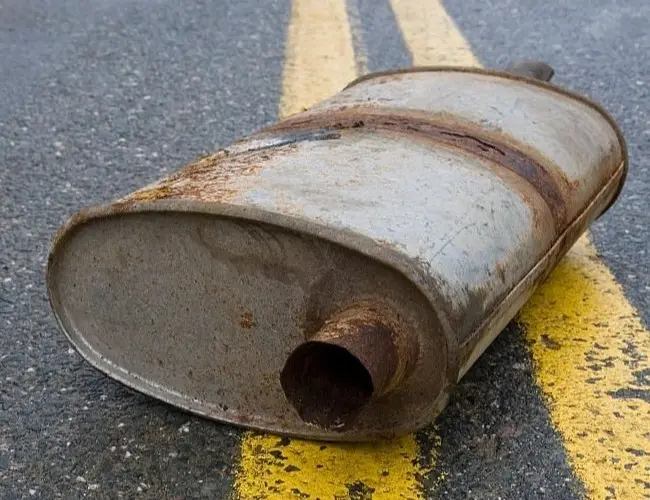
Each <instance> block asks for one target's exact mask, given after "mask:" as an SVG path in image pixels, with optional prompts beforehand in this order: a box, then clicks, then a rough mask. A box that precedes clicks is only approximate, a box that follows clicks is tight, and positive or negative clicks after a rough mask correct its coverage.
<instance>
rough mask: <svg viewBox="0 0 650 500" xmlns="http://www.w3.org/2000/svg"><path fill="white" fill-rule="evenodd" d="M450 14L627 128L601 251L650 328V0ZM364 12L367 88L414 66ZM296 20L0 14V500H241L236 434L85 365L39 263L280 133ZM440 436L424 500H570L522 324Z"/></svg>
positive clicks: (268, 4) (98, 4) (480, 51)
mask: <svg viewBox="0 0 650 500" xmlns="http://www.w3.org/2000/svg"><path fill="white" fill-rule="evenodd" d="M445 5H446V7H447V10H448V12H449V13H450V14H451V16H452V17H453V18H454V20H455V21H456V23H457V24H458V26H459V27H460V29H461V31H462V32H463V34H464V35H465V37H466V38H467V39H468V40H469V42H470V43H471V45H472V49H473V51H474V53H475V54H476V55H477V56H478V57H479V59H480V60H481V62H482V63H483V64H484V65H487V66H492V65H495V66H499V65H503V64H505V63H506V62H508V61H509V60H511V59H513V58H517V57H535V58H541V59H545V60H547V61H549V62H551V63H552V64H553V66H554V67H555V69H556V71H557V77H556V81H558V82H560V83H562V84H566V85H568V86H570V87H571V88H573V89H576V90H580V91H584V92H586V93H588V94H589V95H591V96H592V97H594V98H595V99H596V100H598V101H600V102H602V103H603V104H604V105H605V107H606V108H607V109H608V110H609V111H611V112H612V114H613V115H614V116H615V117H616V118H617V119H618V120H619V122H620V124H621V125H622V128H623V130H624V132H625V134H626V138H627V140H628V145H629V151H630V156H631V172H630V177H629V180H628V182H627V184H626V188H625V190H624V193H623V195H622V198H621V200H620V202H619V203H618V204H617V205H616V206H615V208H613V209H612V210H611V211H610V212H609V213H608V214H607V215H606V216H605V217H603V218H602V219H601V220H600V221H598V222H597V223H596V224H595V225H594V227H593V235H594V240H595V242H596V244H597V247H598V250H599V251H600V252H601V254H602V256H603V258H604V260H605V262H606V264H608V265H609V266H610V268H611V269H612V271H613V272H614V274H615V276H616V278H617V280H618V281H619V282H620V283H621V284H622V285H623V287H624V290H625V293H626V295H627V297H628V299H629V300H630V301H631V303H632V304H633V305H634V306H635V307H636V308H637V309H638V310H639V312H640V313H641V316H642V319H643V321H644V322H645V325H648V324H649V323H650V278H649V276H650V256H649V253H650V250H649V248H650V244H649V241H650V230H649V229H648V227H649V226H650V217H649V215H648V212H649V205H648V201H647V200H648V199H649V196H650V118H648V114H647V111H648V102H649V91H650V90H649V89H650V58H649V57H648V54H650V32H649V31H648V26H649V25H650V4H648V3H647V2H646V1H645V0H627V1H626V2H616V1H614V0H576V1H574V2H562V1H559V0H551V1H549V2H534V1H532V0H525V1H519V0H517V1H515V0H506V1H498V2H497V1H493V0H489V1H486V0H482V1H479V0H463V1H461V0H448V1H446V2H445ZM352 8H353V9H354V15H353V16H352V17H353V18H354V21H355V23H356V29H357V30H358V32H359V33H360V34H361V38H362V39H363V45H362V47H363V50H365V52H366V53H365V63H364V64H365V65H366V68H367V69H368V70H371V71H373V70H379V69H387V68H392V67H398V66H407V65H409V64H410V63H411V56H410V54H409V52H408V50H407V47H406V45H405V42H404V40H403V38H402V37H401V36H400V35H399V29H398V27H397V23H396V22H395V19H394V17H393V14H392V11H391V9H390V7H389V4H388V1H387V0H374V1H372V2H371V1H370V0H355V1H354V2H353V5H352ZM290 14H291V4H290V0H267V1H265V2H257V1H253V0H241V1H237V2H226V1H223V0H219V1H209V0H190V1H186V2H178V1H172V0H108V1H107V0H101V1H100V0H87V1H80V0H44V1H43V0H40V1H36V0H0V498H2V499H7V500H9V499H13V498H57V497H60V498H66V499H68V498H69V499H73V498H84V497H86V496H87V497H89V498H132V497H138V498H161V499H162V498H226V497H227V496H228V495H230V494H231V493H232V492H233V488H234V479H235V469H236V467H237V463H238V460H239V454H240V442H241V439H242V431H241V430H239V429H236V428H233V427H230V426H225V425H218V424H215V423H213V422H207V421H205V420H202V419H200V418H196V417H192V416H188V415H187V414H185V413H183V412H181V411H177V410H175V409H173V408H171V407H169V406H167V405H164V404H160V403H157V402H155V401H152V400H151V399H150V398H147V397H145V396H142V395H139V394H135V393H133V392H132V391H130V390H127V389H125V388H124V387H122V386H121V385H119V384H117V383H115V382H113V381H111V380H108V379H107V378H105V377H104V376H103V375H101V374H99V373H98V372H96V371H94V370H93V369H91V368H90V367H89V366H88V365H87V364H86V363H85V362H83V361H82V360H81V358H80V356H79V355H77V354H76V353H75V352H74V351H73V350H72V349H70V346H69V344H68V343H67V341H66V340H65V338H64V337H63V335H62V334H61V332H60V331H59V330H58V328H57V326H56V324H55V321H54V318H53V316H52V314H51V310H50V307H49V304H48V301H47V296H46V293H45V290H44V265H45V262H46V258H47V252H48V249H49V244H50V242H51V238H52V236H53V234H54V232H55V231H56V230H57V229H58V227H59V226H60V225H61V224H62V223H63V221H64V220H65V219H66V218H67V217H68V216H70V215H71V214H72V213H73V212H75V211H76V210H78V209H80V208H82V207H85V206H87V205H91V204H96V203H105V202H108V201H110V200H112V199H114V198H116V197H118V196H121V195H124V194H126V193H128V192H130V191H132V190H134V189H135V188H137V187H141V186H143V185H144V184H146V183H148V182H150V181H152V180H154V179H157V178H159V177H161V176H162V175H163V174H165V173H168V172H171V171H173V170H176V169H178V168H180V167H182V166H184V165H185V164H186V163H187V162H188V161H190V160H192V159H194V158H195V157H197V156H199V155H202V154H206V153H209V152H212V151H213V150H215V149H216V148H218V147H220V146H225V145H227V144H228V143H230V142H232V141H233V140H235V139H236V138H237V137H239V136H241V135H243V134H246V133H248V132H251V131H253V130H255V129H257V128H260V127H261V126H262V125H265V124H268V123H271V122H273V121H274V120H275V119H276V118H277V106H278V101H279V99H280V94H281V91H282V88H281V87H282V85H281V79H282V68H283V61H284V57H285V37H286V30H287V26H288V23H289V21H290ZM639 425H646V426H647V425H648V421H647V420H646V422H645V424H643V422H640V423H639ZM438 431H439V434H440V438H441V441H442V447H441V448H440V451H439V457H438V460H437V462H436V468H437V470H444V471H446V479H445V481H444V482H442V483H441V484H439V483H437V482H436V481H434V479H433V478H434V475H430V476H427V477H424V478H422V485H423V488H424V492H425V493H426V494H427V495H428V496H431V497H435V496H436V495H437V496H441V497H444V498H498V497H501V498H556V499H564V498H578V496H579V492H580V489H581V487H582V486H581V484H580V481H579V480H578V479H577V478H576V476H575V474H574V473H573V471H572V470H571V467H570V464H569V461H568V459H567V455H566V452H565V450H564V448H563V446H562V443H561V439H560V436H559V435H558V433H557V432H556V431H555V430H554V428H553V427H552V425H551V421H550V417H549V413H548V409H547V406H546V405H545V404H544V402H543V399H542V396H541V395H540V391H539V389H538V388H537V386H536V385H535V381H534V377H533V375H532V371H531V360H530V355H529V354H528V352H527V350H526V346H525V343H524V340H523V337H522V334H521V332H520V329H519V328H517V327H516V326H515V325H512V326H511V327H509V328H508V329H507V330H506V331H505V332H504V333H503V335H501V336H500V337H499V338H498V339H497V341H496V343H495V344H494V345H493V346H492V347H491V348H490V349H489V350H488V351H487V353H486V354H485V356H484V357H483V358H482V359H481V360H480V361H479V362H478V363H477V365H476V366H475V367H474V368H473V369H472V371H471V372H470V373H469V374H468V375H467V378H466V379H465V380H464V382H463V383H462V384H461V386H460V388H459V391H458V393H457V395H456V396H455V397H454V399H453V400H452V402H451V404H450V406H449V408H448V410H447V411H446V412H445V414H444V415H443V416H442V417H441V418H440V420H439V422H438ZM426 448H427V446H426V443H425V445H423V449H424V450H425V452H426ZM648 448H650V446H649V447H648ZM646 470H647V469H646ZM647 486H648V490H647V491H649V492H650V479H648V485H647ZM350 492H351V493H350V498H371V496H368V495H369V494H367V493H366V496H363V495H364V493H363V492H359V491H357V490H354V488H352V489H350ZM355 495H356V496H355ZM395 498H398V496H397V492H396V493H395Z"/></svg>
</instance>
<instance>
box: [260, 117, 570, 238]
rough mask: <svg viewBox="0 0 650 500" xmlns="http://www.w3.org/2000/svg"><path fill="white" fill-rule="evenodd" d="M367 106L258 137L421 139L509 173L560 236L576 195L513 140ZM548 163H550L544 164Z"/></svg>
mask: <svg viewBox="0 0 650 500" xmlns="http://www.w3.org/2000/svg"><path fill="white" fill-rule="evenodd" d="M368 108H369V107H368V106H364V107H363V108H360V107H352V108H339V109H337V110H328V111H327V112H326V113H318V114H311V113H307V114H303V115H297V116H295V117H293V118H290V119H288V120H285V121H283V122H280V123H278V124H275V125H272V126H270V127H268V128H266V129H263V130H262V131H260V134H261V135H267V134H268V135H270V134H277V133H287V132H294V133H295V132H298V131H300V132H304V131H306V130H316V129H317V130H323V129H333V130H345V129H361V128H363V129H366V130H390V131H392V132H398V133H400V132H401V133H405V134H408V135H419V136H422V137H425V138H427V139H429V140H433V141H434V142H436V143H438V144H445V145H447V146H451V147H454V148H458V149H461V150H463V151H465V152H467V153H470V154H472V155H475V156H477V157H479V158H482V159H485V160H488V161H490V162H492V163H495V164H497V165H499V166H501V167H503V168H506V169H508V170H510V171H512V172H514V173H515V174H517V175H518V176H520V177H521V178H523V179H524V180H525V181H527V182H528V183H529V184H530V185H531V186H532V187H533V188H534V189H535V191H537V192H538V193H539V195H540V196H541V197H542V198H543V200H544V202H545V203H546V204H547V206H548V207H549V209H550V210H551V213H552V214H553V218H554V221H555V226H556V228H557V230H558V231H559V230H560V229H561V228H562V227H563V226H565V224H566V223H567V222H568V221H567V206H566V200H565V197H566V196H567V195H568V193H569V192H570V190H571V189H572V186H571V184H570V183H569V181H568V180H567V179H566V178H565V177H564V176H563V175H562V173H561V172H560V170H559V169H557V168H553V166H547V165H545V164H544V162H542V161H541V159H538V158H534V154H533V153H532V151H526V152H524V151H522V149H523V148H522V147H516V146H514V145H512V144H511V143H514V140H513V139H511V138H505V137H504V138H493V137H490V134H489V132H487V131H485V130H482V129H480V128H478V127H475V126H471V125H469V124H467V123H459V122H457V121H455V120H454V119H453V117H449V116H446V115H444V116H443V115H435V116H432V115H429V116H424V115H418V114H416V113H413V112H406V113H405V112H404V111H396V110H387V111H379V110H376V109H368ZM546 163H548V160H546Z"/></svg>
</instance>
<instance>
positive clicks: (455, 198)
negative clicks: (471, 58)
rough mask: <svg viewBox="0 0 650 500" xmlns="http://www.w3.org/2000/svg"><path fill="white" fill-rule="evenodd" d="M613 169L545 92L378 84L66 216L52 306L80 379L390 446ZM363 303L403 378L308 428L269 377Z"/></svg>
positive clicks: (584, 108)
mask: <svg viewBox="0 0 650 500" xmlns="http://www.w3.org/2000/svg"><path fill="white" fill-rule="evenodd" d="M627 168H628V159H627V153H626V146H625V142H624V140H623V137H622V135H621V132H620V130H619V128H618V127H617V125H616V124H615V122H614V121H613V120H612V119H611V117H610V116H609V115H608V114H607V113H606V112H605V111H604V110H603V109H602V108H601V107H600V106H598V105H596V104H594V103H593V102H591V101H589V100H588V99H586V98H584V97H583V96H580V95H577V94H575V93H572V92H569V91H567V90H564V89H561V88H559V87H557V86H554V85H551V84H547V83H543V82H539V81H536V80H533V79H531V78H526V77H522V76H514V75H511V74H507V73H503V72H496V71H489V70H481V69H468V68H447V67H445V68H419V69H416V70H407V71H397V72H386V73H380V74H373V75H369V76H367V77H363V78H361V79H359V80H357V81H355V82H353V83H352V84H350V85H349V86H348V87H347V88H346V89H344V90H343V91H342V92H341V93H339V94H337V95H335V96H333V97H332V98H330V99H327V100H326V101H324V102H322V103H319V104H318V105H316V106H314V107H312V108H311V109H309V110H307V111H305V112H302V113H299V114H297V115H294V116H291V117H289V118H288V119H287V120H284V121H282V122H279V123H278V124H276V125H273V126H271V127H268V128H266V129H264V130H262V131H260V132H258V133H256V134H253V135H252V136H250V137H247V138H244V139H242V140H240V141H238V142H236V143H235V144H233V145H232V146H231V147H229V148H226V149H223V150H220V151H218V152H216V153H215V154H214V155H211V156H209V157H206V158H203V159H201V160H199V161H197V162H195V163H193V164H191V165H189V166H188V167H186V168H185V169H182V170H180V171H178V172H176V173H174V174H172V175H170V176H168V177H166V178H164V179H162V180H160V181H158V182H156V183H154V184H152V185H150V186H147V187H145V188H143V189H140V190H138V191H136V192H134V193H132V194H130V195H128V196H126V197H124V198H122V199H120V200H118V201H116V202H114V203H113V204H110V205H108V206H102V207H92V208H89V209H86V210H83V211H81V212H80V213H78V214H76V215H75V216H73V217H72V218H71V219H70V220H69V221H68V222H67V223H66V224H65V225H64V227H63V228H61V230H60V231H59V233H58V234H57V236H56V238H55V242H54V244H53V247H52V252H51V254H50V258H49V261H48V276H47V284H48V291H49V294H50V301H51V304H52V307H53V310H54V312H55V315H56V317H57V319H58V321H59V323H60V326H61V327H62V329H63V331H64V332H65V333H66V335H67V336H68V338H69V340H70V341H71V342H72V344H73V345H75V347H76V348H77V349H78V350H79V352H80V353H81V354H82V355H83V356H84V358H85V359H87V360H88V361H89V362H90V363H91V364H92V365H93V366H95V367H97V368H98V369H99V370H101V371H102V372H104V373H106V374H107V375H109V376H111V377H113V378H115V379H117V380H119V381H121V382H122V383H124V384H126V385H128V386H130V387H132V388H134V389H136V390H139V391H141V392H143V393H146V394H149V395H151V396H153V397H156V398H159V399H161V400H164V401H167V402H169V403H171V404H174V405H177V406H179V407H182V408H185V409H187V410H189V411H191V412H194V413H197V414H201V415H204V416H207V417H209V418H213V419H216V420H219V421H223V422H230V423H233V424H237V425H243V426H247V427H251V428H256V429H263V430H266V431H270V432H275V433H279V434H287V435H292V436H301V437H309V438H313V439H325V440H345V441H359V440H368V439H375V438H379V437H389V436H394V435H398V434H403V433H406V432H410V431H413V430H415V429H418V428H420V427H422V426H424V425H426V424H427V423H429V422H431V421H432V420H433V419H434V418H435V416H436V415H437V414H438V413H439V412H440V411H442V409H443V408H444V406H445V405H446V403H447V400H448V397H449V394H450V391H451V390H452V389H453V387H454V385H455V384H456V382H457V381H458V380H459V379H460V378H461V377H462V376H463V375H464V374H465V373H466V372H467V370H468V369H469V368H470V367H471V366H472V364H473V363H474V362H475V361H476V360H477V359H478V357H479V356H480V355H481V353H482V352H483V351H484V350H485V349H486V348H487V347H488V346H489V344H490V343H491V342H492V341H493V340H494V338H495V337H496V336H497V335H498V334H499V332H500V331H501V330H502V329H503V328H504V327H505V326H506V324H507V323H508V322H509V321H511V320H512V319H513V318H514V316H515V315H516V313H517V311H518V310H519V309H520V308H521V307H522V306H523V304H524V303H525V301H526V300H527V299H528V298H529V297H530V295H531V294H532V293H533V291H534V290H535V287H536V286H537V284H539V283H540V282H541V281H542V280H543V279H545V277H546V276H548V274H549V273H550V271H551V270H552V269H553V268H554V267H555V265H556V264H557V262H558V261H559V260H560V259H561V258H562V256H563V255H564V254H565V253H566V251H567V250H568V249H569V248H570V247H571V246H572V245H573V243H574V242H575V241H576V240H577V239H578V238H579V236H580V235H581V234H582V233H583V232H584V231H585V230H586V229H587V227H588V225H589V224H590V223H591V222H592V221H593V220H595V219H596V218H597V217H599V216H600V215H601V214H602V213H603V212H604V211H605V210H606V209H607V208H608V207H609V206H610V205H611V204H612V203H613V202H614V200H615V199H616V197H617V196H618V193H619V192H620V189H621V187H622V185H623V183H624V180H625V176H626V173H627ZM358 303H363V304H372V305H373V307H374V310H377V311H390V314H391V315H392V316H391V317H393V318H397V319H396V320H395V322H396V325H397V326H395V328H394V331H395V332H398V335H397V336H399V338H400V339H401V340H399V342H398V341H395V343H396V345H397V344H399V346H406V347H400V348H399V349H398V351H399V353H398V355H397V356H398V358H399V359H400V360H401V359H402V358H401V357H400V356H403V357H404V361H403V362H401V361H400V363H401V364H400V365H399V371H400V372H399V373H400V377H399V381H397V382H395V383H391V384H392V385H391V384H388V385H390V387H389V388H388V389H386V392H385V393H384V394H382V395H381V397H377V398H375V399H373V400H372V401H371V402H370V403H369V404H367V405H366V406H365V407H364V408H363V410H362V411H361V413H360V414H359V415H358V416H357V418H356V419H355V420H354V422H353V423H351V424H350V425H348V426H346V427H345V428H343V429H341V428H325V427H321V426H318V425H315V424H313V423H309V422H305V421H304V420H303V419H301V418H300V416H299V415H298V413H297V412H296V411H295V409H294V407H293V406H292V405H291V404H290V402H289V401H288V400H287V398H286V396H285V394H284V392H283V390H282V386H281V384H280V372H281V371H282V367H283V365H284V363H285V361H286V359H287V357H288V356H289V355H290V354H291V352H292V351H293V350H294V349H295V348H296V347H297V346H299V345H300V344H301V343H303V342H305V341H306V340H308V339H309V338H310V337H311V336H313V335H315V334H316V332H318V331H319V329H321V328H322V327H323V325H324V324H326V323H327V321H328V318H330V317H332V316H333V315H336V314H337V313H339V312H340V311H341V310H344V309H346V308H349V307H351V306H354V305H355V304H358ZM369 343H370V344H371V343H372V342H369ZM400 349H401V350H400ZM396 380H397V379H396Z"/></svg>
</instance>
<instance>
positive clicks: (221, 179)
mask: <svg viewBox="0 0 650 500" xmlns="http://www.w3.org/2000/svg"><path fill="white" fill-rule="evenodd" d="M295 147H296V146H295V144H282V145H279V146H277V147H269V148H264V149H259V150H253V151H243V152H241V153H239V154H236V155H234V154H231V153H230V152H229V151H228V150H226V149H222V150H219V151H217V152H216V153H214V154H212V155H209V156H206V157H203V158H200V159H198V160H196V161H195V162H193V163H190V164H189V165H187V166H186V167H184V168H182V169H180V170H178V171H177V172H175V173H173V174H171V175H169V176H167V177H165V178H163V179H161V180H160V181H158V182H156V183H154V184H151V185H149V186H146V187H144V188H142V189H140V190H138V191H135V192H133V193H131V194H130V195H128V196H126V197H125V198H123V199H122V200H120V201H121V202H122V203H124V202H133V201H156V200H162V199H179V198H184V199H188V198H189V199H197V200H201V201H215V202H228V201H231V200H232V199H233V198H234V197H235V196H236V195H237V193H238V192H239V189H238V186H237V181H238V180H241V179H243V178H246V177H251V176H254V175H256V174H257V173H258V172H259V171H260V170H261V169H262V168H263V167H264V163H265V162H267V161H268V160H270V159H271V158H272V157H273V156H276V155H278V154H283V153H287V152H289V151H291V150H293V149H294V148H295Z"/></svg>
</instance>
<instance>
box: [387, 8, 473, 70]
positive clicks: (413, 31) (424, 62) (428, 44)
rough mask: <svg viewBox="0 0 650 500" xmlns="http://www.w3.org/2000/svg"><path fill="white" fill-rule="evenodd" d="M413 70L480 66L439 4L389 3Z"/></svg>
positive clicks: (452, 21) (454, 24)
mask: <svg viewBox="0 0 650 500" xmlns="http://www.w3.org/2000/svg"><path fill="white" fill-rule="evenodd" d="M390 2H391V6H392V8H393V12H394V13H395V18H396V19H397V24H398V25H399V27H400V29H401V30H402V33H403V35H404V40H405V41H406V45H407V46H408V48H409V50H410V51H411V54H412V57H413V65H414V66H435V65H455V66H479V61H478V59H477V58H476V56H475V55H474V53H473V52H472V49H471V47H470V45H469V43H468V42H467V40H466V39H465V37H464V36H463V34H462V33H461V31H460V30H459V29H458V27H457V26H456V23H455V22H454V20H453V19H452V18H451V17H450V16H449V15H448V14H447V11H446V10H445V7H444V6H443V4H442V2H440V1H438V0H427V1H422V0H390Z"/></svg>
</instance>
